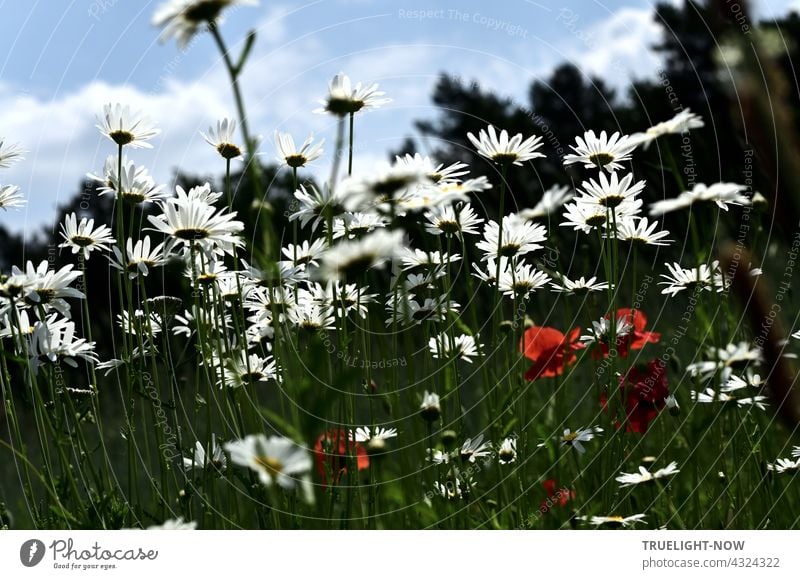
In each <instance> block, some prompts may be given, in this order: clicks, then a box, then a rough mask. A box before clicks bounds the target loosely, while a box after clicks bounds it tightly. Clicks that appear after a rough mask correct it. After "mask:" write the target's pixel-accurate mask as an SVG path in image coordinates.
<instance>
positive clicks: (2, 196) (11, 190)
mask: <svg viewBox="0 0 800 579" xmlns="http://www.w3.org/2000/svg"><path fill="white" fill-rule="evenodd" d="M24 206H25V198H24V197H23V196H22V194H21V193H20V192H19V187H17V186H16V185H0V209H3V210H8V209H15V208H18V207H24Z"/></svg>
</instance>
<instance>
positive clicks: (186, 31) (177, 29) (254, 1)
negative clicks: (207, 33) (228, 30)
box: [152, 0, 258, 48]
mask: <svg viewBox="0 0 800 579" xmlns="http://www.w3.org/2000/svg"><path fill="white" fill-rule="evenodd" d="M232 6H258V0H167V1H166V2H164V3H163V4H162V5H161V6H159V7H158V9H157V10H156V11H155V13H154V14H153V20H152V22H153V25H154V26H159V27H163V28H164V30H163V31H162V33H161V37H160V39H161V41H162V42H165V41H167V40H169V39H170V38H175V39H176V40H177V41H178V46H180V47H181V48H185V47H186V46H187V45H188V44H189V41H191V39H192V38H193V37H194V35H195V34H197V33H198V32H199V31H200V30H203V29H205V28H206V27H207V26H209V25H212V24H219V23H220V22H221V21H222V11H223V10H225V9H226V8H229V7H232Z"/></svg>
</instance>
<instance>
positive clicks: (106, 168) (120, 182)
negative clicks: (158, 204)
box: [87, 155, 164, 205]
mask: <svg viewBox="0 0 800 579" xmlns="http://www.w3.org/2000/svg"><path fill="white" fill-rule="evenodd" d="M118 173H119V161H118V159H117V156H116V155H109V156H108V157H107V158H106V161H105V164H104V165H103V173H102V175H95V174H93V173H89V174H87V177H88V178H89V179H91V180H93V181H96V182H97V183H99V184H100V187H99V192H100V193H99V194H100V195H108V194H112V195H114V196H115V197H116V196H117V189H121V190H122V199H123V200H124V201H125V202H127V203H131V204H134V205H138V204H141V203H151V202H153V201H157V200H159V199H163V198H164V195H163V193H162V190H163V188H164V187H163V186H162V185H156V182H155V180H154V179H153V177H151V176H150V173H149V172H148V171H147V169H146V168H145V167H142V166H141V165H136V164H135V163H134V162H133V161H131V160H129V159H127V158H125V157H123V158H122V177H121V178H120V176H119V175H118Z"/></svg>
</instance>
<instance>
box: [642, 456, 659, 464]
mask: <svg viewBox="0 0 800 579" xmlns="http://www.w3.org/2000/svg"><path fill="white" fill-rule="evenodd" d="M655 461H656V457H655V456H645V457H643V458H642V462H643V463H645V464H652V463H654V462H655Z"/></svg>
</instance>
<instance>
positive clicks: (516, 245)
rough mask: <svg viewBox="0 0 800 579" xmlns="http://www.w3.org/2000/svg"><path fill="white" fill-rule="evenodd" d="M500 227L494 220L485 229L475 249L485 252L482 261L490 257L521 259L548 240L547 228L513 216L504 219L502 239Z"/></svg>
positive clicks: (488, 222) (487, 223)
mask: <svg viewBox="0 0 800 579" xmlns="http://www.w3.org/2000/svg"><path fill="white" fill-rule="evenodd" d="M499 238H500V225H499V224H498V223H497V222H496V221H493V220H489V221H487V222H486V225H484V227H483V237H482V238H481V240H480V241H479V242H478V243H476V244H475V247H476V248H478V249H480V250H481V251H482V252H483V257H482V259H483V260H484V261H486V260H487V259H489V258H490V257H497V256H498V255H499V256H503V257H519V256H522V255H526V254H528V253H531V252H533V251H536V250H537V249H541V248H542V247H543V246H542V243H543V242H544V241H546V240H547V228H546V227H545V226H544V225H540V224H538V223H531V222H529V221H525V220H523V219H520V218H519V217H518V216H517V215H515V214H511V215H508V216H506V217H505V218H504V219H503V231H502V239H499Z"/></svg>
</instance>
